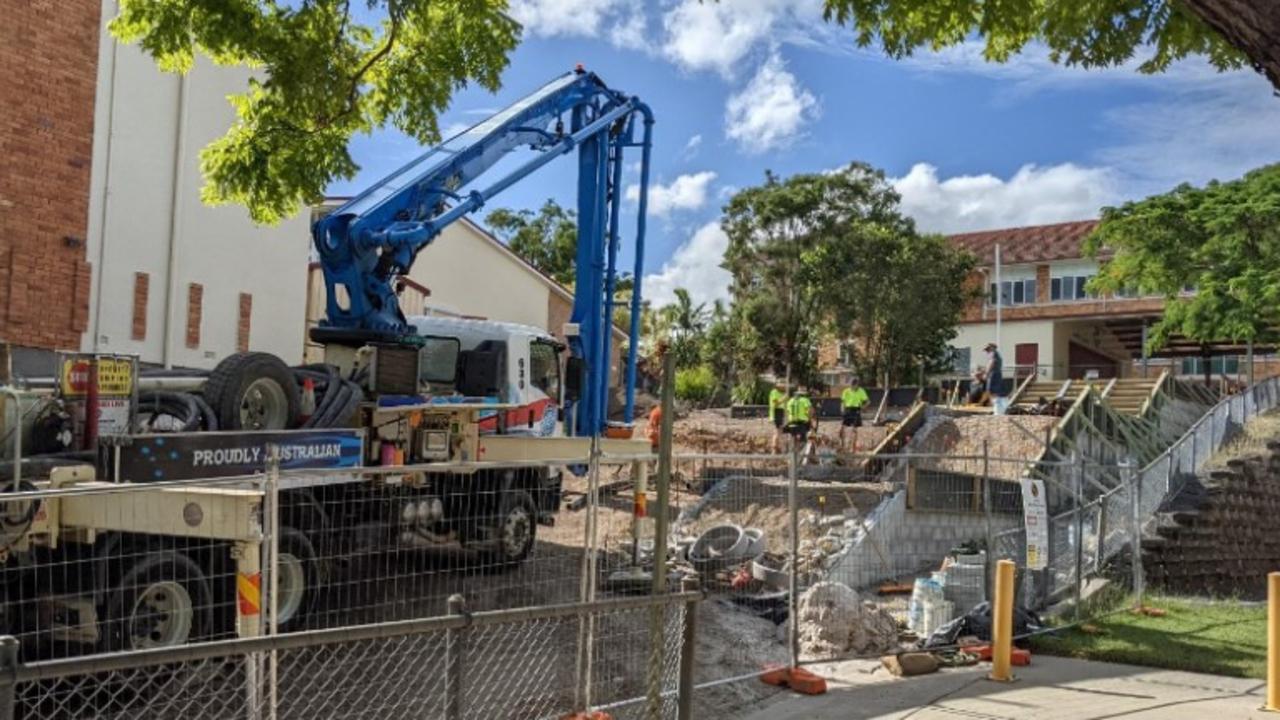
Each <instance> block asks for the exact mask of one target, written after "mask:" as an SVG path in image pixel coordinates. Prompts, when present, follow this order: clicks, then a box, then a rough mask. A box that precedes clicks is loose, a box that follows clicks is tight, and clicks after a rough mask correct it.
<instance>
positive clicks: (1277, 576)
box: [1264, 572, 1280, 712]
mask: <svg viewBox="0 0 1280 720" xmlns="http://www.w3.org/2000/svg"><path fill="white" fill-rule="evenodd" d="M1264 709H1266V710H1270V711H1272V712H1280V572H1273V573H1268V574H1267V704H1266V706H1265V708H1264Z"/></svg>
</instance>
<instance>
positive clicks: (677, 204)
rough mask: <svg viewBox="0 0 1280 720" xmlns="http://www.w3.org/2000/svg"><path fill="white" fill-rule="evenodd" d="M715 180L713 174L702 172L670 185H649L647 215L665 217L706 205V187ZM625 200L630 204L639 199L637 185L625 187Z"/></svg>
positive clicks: (678, 179) (638, 187) (680, 178)
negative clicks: (677, 211) (674, 212)
mask: <svg viewBox="0 0 1280 720" xmlns="http://www.w3.org/2000/svg"><path fill="white" fill-rule="evenodd" d="M715 179H716V174H715V173H714V172H711V171H710V170H704V171H702V172H699V173H694V174H692V175H681V176H680V177H678V178H676V179H675V180H674V181H673V182H672V183H671V184H670V185H659V184H656V183H655V184H653V185H650V186H649V213H650V214H652V215H656V216H658V217H666V216H667V215H670V214H671V213H672V212H673V211H675V210H697V209H698V208H700V207H702V206H703V205H705V204H706V202H707V186H708V185H710V184H711V181H712V180H715ZM627 199H628V200H630V201H632V202H636V201H638V200H639V199H640V186H639V185H630V186H628V187H627Z"/></svg>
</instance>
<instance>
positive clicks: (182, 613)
mask: <svg viewBox="0 0 1280 720" xmlns="http://www.w3.org/2000/svg"><path fill="white" fill-rule="evenodd" d="M652 128H653V116H652V113H651V112H650V110H649V108H648V106H646V105H645V104H644V103H642V102H641V101H640V100H638V99H637V98H635V97H632V96H629V95H627V94H625V93H622V92H619V91H618V90H615V89H612V88H610V87H608V86H607V85H605V83H604V82H603V81H602V80H601V79H600V78H599V77H597V76H596V75H595V74H593V73H590V72H586V71H584V70H583V69H582V68H581V67H578V68H577V69H575V70H574V71H572V72H569V73H566V74H564V75H562V76H560V77H557V78H555V79H554V80H552V81H551V82H549V83H547V84H546V85H544V86H542V87H541V88H538V89H537V90H536V91H534V92H533V93H531V94H529V95H528V96H526V97H524V98H521V99H520V100H518V101H517V102H515V103H513V104H512V105H510V106H509V107H507V108H505V109H503V110H502V111H500V112H498V113H497V114H496V115H493V116H492V117H490V118H488V119H486V120H484V121H483V122H481V123H479V124H478V125H475V126H474V127H471V128H470V129H468V130H466V131H464V132H462V133H460V134H458V135H456V136H454V137H452V138H449V139H448V140H446V141H445V142H444V143H442V144H441V145H439V146H437V147H435V148H432V149H430V150H429V151H427V152H426V153H424V154H423V155H422V156H420V157H418V158H416V159H414V160H412V161H411V162H409V163H407V164H406V165H404V166H403V167H401V168H400V169H398V170H396V171H395V172H393V173H391V174H390V175H388V176H387V177H385V178H383V179H381V180H379V181H378V182H376V183H374V184H373V185H372V186H371V187H369V188H368V189H367V190H365V191H364V192H362V193H360V194H359V195H358V196H356V197H354V198H352V199H351V200H350V201H348V202H347V203H345V204H344V205H342V206H341V207H339V208H337V209H336V210H335V211H333V212H332V213H330V214H329V215H327V216H325V217H324V218H322V219H320V220H319V221H317V222H316V223H315V224H314V226H313V229H312V234H313V240H314V246H315V253H316V255H317V256H318V258H319V261H320V266H321V268H322V269H323V274H324V282H325V298H326V318H325V320H324V321H323V322H322V323H321V324H320V325H319V326H318V327H316V328H313V330H312V332H311V337H312V340H313V341H314V342H317V343H319V344H321V345H322V346H323V348H324V363H323V364H319V365H309V366H302V367H297V368H290V367H288V366H286V364H285V363H284V362H283V361H281V360H280V359H279V358H276V357H274V356H271V355H268V354H264V353H254V352H250V353H239V354H236V355H233V356H231V357H228V358H225V359H224V360H222V361H221V362H220V363H219V364H218V365H217V367H216V368H215V369H214V370H213V371H212V372H210V373H208V374H198V373H187V374H184V373H181V372H173V371H166V372H158V373H148V372H147V371H145V370H143V371H139V369H138V363H137V360H136V358H134V359H131V358H121V357H111V358H108V357H94V356H89V357H75V358H68V359H66V361H65V363H63V364H62V366H61V367H60V372H61V376H60V377H58V378H52V379H47V381H45V382H41V381H39V380H33V381H31V382H27V383H25V384H22V385H21V387H15V388H7V389H6V388H0V389H3V390H4V393H3V394H0V398H5V399H4V400H3V402H4V403H5V404H4V406H3V409H4V411H3V412H0V437H15V436H16V442H14V443H13V444H12V446H11V447H12V449H10V445H6V446H5V447H6V449H5V450H4V451H3V452H4V453H5V456H4V459H5V460H6V462H4V463H3V464H2V465H3V469H0V478H6V479H7V481H6V487H7V488H8V489H11V490H12V491H13V493H12V494H8V495H4V496H0V514H2V515H3V516H4V522H3V523H0V536H2V537H0V562H3V566H2V567H3V569H2V572H3V579H4V582H3V584H2V585H0V592H3V593H4V594H3V597H0V608H2V610H3V613H2V614H0V624H3V625H4V626H5V628H0V630H3V629H6V628H7V630H8V631H9V632H10V633H11V634H15V635H17V636H19V637H20V638H22V639H23V653H24V655H28V656H42V655H47V654H49V650H48V648H49V647H56V648H60V649H58V650H55V651H53V653H54V654H65V653H74V652H92V651H95V650H96V651H101V650H115V649H131V648H148V647H162V646H169V645H175V644H181V643H185V642H188V641H191V640H195V639H200V638H204V637H212V636H217V635H219V634H223V635H225V634H227V633H228V629H227V628H228V627H231V628H233V629H234V630H235V631H237V632H238V633H239V634H241V635H245V634H250V635H251V634H256V633H257V632H259V631H260V621H259V619H258V618H257V617H256V616H257V615H258V613H259V612H260V610H261V608H260V607H259V606H258V605H257V604H255V603H259V604H260V602H261V594H260V593H261V587H260V577H261V576H260V574H259V573H260V571H261V568H262V567H264V566H267V565H268V563H267V562H266V561H267V557H266V556H265V555H263V554H262V546H263V543H262V537H263V528H264V524H266V523H267V520H266V518H265V517H264V509H263V504H264V492H263V491H262V490H261V486H260V484H258V485H255V484H252V483H239V484H237V483H235V482H233V481H232V479H233V478H235V477H243V476H251V475H254V474H260V473H262V472H263V470H264V468H266V467H267V462H268V457H269V456H272V457H275V458H277V459H278V463H279V467H280V468H281V469H282V470H285V471H288V470H299V471H300V472H298V473H290V472H286V473H285V474H284V475H282V476H281V478H282V480H281V482H280V484H279V485H278V499H276V500H273V501H272V502H275V503H277V504H276V505H275V508H276V512H275V514H274V515H273V516H272V517H273V520H272V524H273V525H274V532H275V539H276V542H277V543H278V547H277V549H276V551H275V553H274V556H273V557H274V562H273V563H270V566H271V567H274V568H275V570H274V572H275V574H276V577H275V587H276V592H275V595H274V607H275V621H276V622H277V623H278V626H279V627H281V628H285V629H288V628H290V627H296V626H298V625H299V623H300V622H301V621H302V620H303V619H304V618H305V617H306V616H307V613H308V612H309V611H310V610H311V609H312V608H314V607H315V606H316V598H317V595H318V594H320V591H321V589H322V588H323V586H324V583H325V578H326V576H327V574H328V573H329V572H330V571H331V569H332V568H331V567H329V566H330V565H332V563H333V561H334V559H335V558H338V559H340V558H341V556H342V554H343V553H355V552H365V551H367V548H368V547H370V546H375V545H381V546H384V547H395V546H397V545H402V544H411V545H414V546H417V545H421V544H423V543H432V542H438V543H447V544H451V545H454V546H457V545H460V546H462V547H463V548H470V550H471V551H472V552H474V553H476V554H478V555H479V556H480V557H482V558H484V559H485V561H486V562H488V563H489V564H490V565H491V566H492V567H496V568H499V569H500V568H505V567H512V566H515V565H518V564H519V563H521V562H523V561H524V560H525V558H526V557H527V556H528V555H529V554H530V552H531V551H532V549H533V547H534V542H535V538H536V531H537V530H536V528H537V525H538V524H539V523H540V522H541V523H547V522H551V521H552V520H553V514H554V512H555V511H556V509H557V508H558V506H559V504H560V497H561V467H560V466H558V465H556V464H555V463H554V462H553V461H555V460H557V459H561V458H582V457H585V456H586V455H587V454H588V452H589V448H590V446H591V443H592V442H596V443H599V445H598V446H601V447H606V448H612V449H617V450H622V451H623V452H629V453H643V452H645V451H646V449H647V446H646V445H644V444H643V443H640V442H634V441H630V440H625V439H616V440H615V439H606V438H604V437H602V436H604V435H606V434H609V435H612V434H614V433H612V432H610V433H606V430H608V429H610V425H611V423H610V422H609V420H608V414H609V399H610V387H611V383H610V377H609V375H610V362H609V358H610V356H611V352H612V350H613V348H612V347H611V344H612V342H613V337H612V334H613V323H612V321H611V318H612V317H613V316H614V297H615V288H616V283H617V279H618V275H619V268H618V256H619V249H620V244H621V241H620V216H621V214H622V208H621V195H622V193H621V180H622V171H623V154H624V151H625V150H628V149H637V150H638V151H639V154H640V194H639V210H638V215H637V217H636V221H635V230H634V234H635V240H634V247H633V253H634V258H635V263H634V275H633V282H634V284H635V285H634V291H633V292H632V294H631V300H630V302H631V306H630V310H631V314H630V317H631V319H630V328H629V334H628V343H627V356H626V363H625V369H624V370H623V372H624V373H625V378H623V382H622V384H623V387H624V392H625V400H624V402H623V405H624V407H623V419H624V422H625V423H628V424H629V422H630V420H631V417H632V413H633V403H634V394H635V380H636V357H637V346H638V329H639V319H640V289H641V288H640V280H641V277H642V275H643V273H642V270H643V259H644V234H645V213H646V202H647V187H648V180H649V158H650V147H651V140H652ZM524 149H527V150H529V151H531V153H529V154H528V156H525V155H522V156H519V157H510V154H511V153H512V151H515V150H524ZM574 151H576V155H577V166H578V187H577V219H578V242H577V249H576V257H575V281H574V288H573V294H574V298H573V308H572V313H571V317H570V321H569V323H568V324H566V325H565V326H564V328H562V330H563V333H562V334H563V338H564V341H565V342H563V343H562V342H561V340H558V339H557V338H555V337H553V335H552V334H551V333H549V332H548V331H547V330H546V329H543V328H534V327H528V326H520V325H514V324H509V323H500V322H488V321H476V320H458V319H448V318H438V317H406V316H405V315H404V313H403V312H402V311H401V309H400V305H399V302H398V298H397V293H396V287H397V279H398V278H399V277H401V276H402V275H405V274H406V273H408V271H409V269H410V267H411V266H412V265H413V263H414V261H415V258H417V257H418V255H419V253H420V252H421V251H422V250H423V249H424V248H426V247H428V246H429V245H430V244H431V242H432V240H433V239H435V238H436V237H437V236H438V235H439V234H440V232H441V230H442V229H443V228H444V227H446V226H447V225H449V224H450V223H452V222H454V221H456V220H458V219H460V218H462V217H463V216H465V215H467V214H468V213H472V212H476V211H477V210H479V209H480V208H482V207H483V206H484V205H485V204H486V202H488V201H489V200H491V199H492V198H494V197H495V196H497V195H498V194H499V193H501V192H502V191H503V190H505V189H506V188H508V187H510V186H511V185H513V184H515V183H517V182H519V181H521V180H522V179H524V178H526V177H527V176H529V175H530V174H531V173H533V172H535V171H537V170H538V169H539V168H541V167H542V166H544V165H546V164H548V163H550V162H551V161H553V160H555V159H556V158H558V157H560V156H563V155H568V154H571V153H573V152H574ZM509 157H510V159H511V160H519V162H518V163H515V164H514V165H515V166H514V167H513V168H512V169H509V170H507V171H505V172H503V173H501V174H500V176H499V177H497V178H496V179H494V180H493V181H492V182H491V183H490V184H488V185H487V186H480V185H479V181H480V178H481V177H482V176H483V175H485V174H486V172H487V171H490V170H491V169H493V168H494V165H495V164H496V163H498V162H499V161H500V160H503V159H504V158H509ZM477 291H478V292H479V291H481V290H480V289H477ZM486 291H489V292H501V289H500V288H499V289H490V290H486ZM566 350H567V353H566V352H565V351H566ZM108 375H110V378H111V382H112V383H116V384H119V385H120V386H121V387H118V388H117V387H114V386H111V387H108V386H107V384H106V378H107V376H108ZM126 376H127V378H126ZM125 379H127V380H128V382H127V383H126V382H125ZM304 387H305V388H306V391H305V392H304V391H303V389H302V388H304ZM117 390H118V391H120V392H121V393H122V396H123V397H125V398H127V399H129V400H131V404H128V409H127V412H126V415H125V417H124V418H123V419H118V422H116V423H114V424H113V425H112V426H111V427H106V426H105V425H103V424H102V422H104V421H101V420H100V421H99V422H95V421H94V418H104V417H107V413H106V412H105V410H106V408H105V402H106V401H105V400H104V399H103V398H105V397H106V394H107V393H108V392H111V391H117ZM312 392H314V393H315V395H314V402H311V393H312ZM313 406H314V407H313ZM85 418H88V420H86V419H85ZM593 438H594V440H593ZM86 458H92V460H91V461H86ZM474 461H479V462H480V463H481V464H480V465H478V466H477V465H475V464H468V463H473V462H474ZM566 462H567V461H566ZM522 463H526V464H525V465H522ZM375 466H391V467H394V468H396V469H397V472H396V473H395V474H394V478H395V482H396V484H397V486H398V489H397V492H396V493H394V494H387V493H386V492H384V490H385V486H386V485H387V483H388V479H387V478H388V476H387V475H386V474H378V473H373V472H370V471H369V468H370V467H375ZM139 486H142V487H139ZM126 488H127V489H128V490H129V492H122V489H126ZM90 493H92V494H90ZM267 512H271V511H270V510H268V511H267ZM385 518H394V521H392V522H389V523H388V522H385V521H384V519H385ZM379 523H381V525H379ZM371 526H372V527H373V529H372V530H371V529H370V528H371ZM179 540H180V541H179Z"/></svg>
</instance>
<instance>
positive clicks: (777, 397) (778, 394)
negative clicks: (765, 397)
mask: <svg viewBox="0 0 1280 720" xmlns="http://www.w3.org/2000/svg"><path fill="white" fill-rule="evenodd" d="M786 404H787V394H786V393H784V392H782V391H781V390H779V389H778V388H774V389H772V390H770V391H769V417H773V413H774V411H775V410H781V409H782V408H783V407H784V406H785V405H786Z"/></svg>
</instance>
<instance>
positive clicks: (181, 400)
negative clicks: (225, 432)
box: [138, 363, 364, 432]
mask: <svg viewBox="0 0 1280 720" xmlns="http://www.w3.org/2000/svg"><path fill="white" fill-rule="evenodd" d="M292 371H293V376H294V378H295V379H296V380H297V381H298V385H303V384H304V383H305V382H306V381H307V380H310V381H311V382H312V385H313V387H314V388H315V398H316V409H315V412H313V413H312V414H311V416H310V417H308V418H307V419H306V420H304V421H302V422H301V423H300V424H297V425H292V424H291V426H294V427H301V428H311V429H320V428H339V427H346V426H347V425H348V424H349V423H350V420H351V416H352V415H354V414H355V412H356V409H357V408H359V406H360V401H361V400H363V399H364V389H363V388H362V387H361V386H360V384H359V383H358V382H356V381H355V380H353V379H348V378H344V377H342V373H341V372H340V371H339V370H338V368H337V367H335V366H333V365H326V364H323V363H316V364H311V365H299V366H296V367H294V368H292ZM146 374H147V375H148V376H163V375H165V374H174V375H176V374H181V373H173V372H171V371H162V370H155V371H147V373H146ZM138 412H139V414H140V415H143V416H146V417H148V418H149V421H148V422H147V423H146V425H144V427H146V428H147V429H148V430H150V431H152V432H195V431H200V430H203V431H208V430H217V429H218V416H217V413H215V412H214V410H213V408H212V407H211V406H210V405H209V403H208V402H207V401H206V400H205V399H204V396H202V395H201V394H200V393H197V392H178V391H172V390H146V391H142V392H139V393H138ZM160 417H167V418H171V419H172V422H171V423H162V424H161V426H160V427H155V426H154V425H155V421H156V419H157V418H160Z"/></svg>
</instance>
